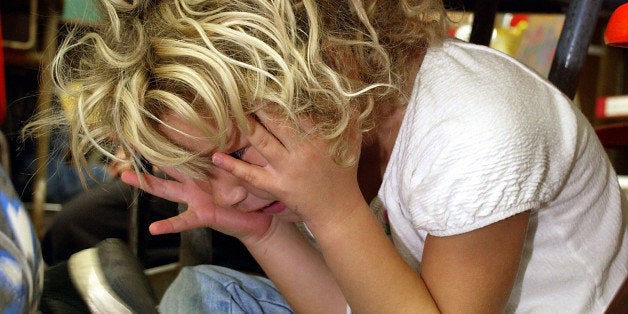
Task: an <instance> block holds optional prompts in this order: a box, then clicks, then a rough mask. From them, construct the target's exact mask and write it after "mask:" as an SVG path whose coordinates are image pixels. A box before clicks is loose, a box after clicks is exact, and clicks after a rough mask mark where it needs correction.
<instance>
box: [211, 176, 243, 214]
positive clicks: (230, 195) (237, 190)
mask: <svg viewBox="0 0 628 314" xmlns="http://www.w3.org/2000/svg"><path fill="white" fill-rule="evenodd" d="M211 189H212V194H213V196H214V202H215V203H216V205H217V206H220V207H223V208H227V207H232V206H235V205H236V204H238V203H240V202H242V201H243V200H244V199H245V198H246V196H247V191H246V189H245V188H244V187H243V186H242V185H240V183H239V180H237V179H236V178H235V177H233V176H232V175H230V174H229V175H221V176H219V177H217V178H216V179H215V180H212V182H211Z"/></svg>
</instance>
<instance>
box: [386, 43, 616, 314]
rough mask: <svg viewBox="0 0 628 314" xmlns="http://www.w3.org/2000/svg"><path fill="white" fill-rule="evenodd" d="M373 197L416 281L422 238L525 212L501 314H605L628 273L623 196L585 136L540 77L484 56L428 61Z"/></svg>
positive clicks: (565, 103) (461, 52) (457, 48)
mask: <svg viewBox="0 0 628 314" xmlns="http://www.w3.org/2000/svg"><path fill="white" fill-rule="evenodd" d="M379 198H380V199H381V202H382V203H383V207H384V208H385V210H386V211H387V215H388V219H389V221H390V227H391V229H392V235H393V240H394V241H395V245H396V246H397V248H398V250H399V251H400V253H401V254H402V255H403V256H404V258H405V259H406V261H407V262H408V263H409V264H410V265H411V266H413V267H414V268H415V269H416V270H417V271H418V270H419V268H420V261H421V256H422V253H423V244H424V240H425V237H426V235H427V234H430V235H433V236H449V235H455V234H460V233H464V232H468V231H471V230H474V229H478V228H481V227H484V226H486V225H488V224H491V223H494V222H497V221H499V220H502V219H504V218H507V217H509V216H512V215H515V214H517V213H520V212H523V211H527V210H531V216H530V225H529V228H528V234H527V239H526V242H525V247H524V252H523V256H522V261H521V266H520V269H519V274H518V278H517V282H516V283H515V286H514V290H513V292H512V294H511V297H510V300H509V303H508V309H507V310H508V312H534V313H539V312H547V313H559V312H560V313H574V312H586V313H599V312H603V311H604V309H605V308H606V307H607V306H608V303H609V302H610V301H611V300H612V298H613V296H614V293H615V292H616V291H617V289H618V288H619V286H620V285H621V283H622V282H623V280H624V278H626V274H627V273H628V271H627V267H628V234H627V232H626V223H625V222H624V220H623V219H622V209H621V203H622V199H623V196H622V194H621V190H620V188H619V185H618V182H617V178H616V174H615V172H614V170H613V169H612V166H611V165H610V162H609V160H608V158H607V156H606V154H605V153H604V150H603V148H602V146H601V144H600V143H599V141H598V140H597V137H596V136H595V133H594V131H593V129H592V127H591V126H590V124H589V123H588V122H587V120H586V118H585V117H584V116H583V115H582V114H581V113H580V111H579V110H578V109H577V108H575V107H574V105H573V104H572V103H571V101H570V100H569V99H567V98H566V97H565V96H564V95H563V94H561V93H560V92H559V91H558V90H557V89H555V88H554V87H553V86H552V85H551V84H550V83H548V82H547V81H546V80H545V79H543V78H541V77H540V76H538V75H537V74H535V73H534V72H532V71H531V70H529V69H527V68H526V67H524V66H522V65H520V64H519V63H517V62H516V61H514V60H513V59H511V58H510V57H507V56H505V55H503V54H501V53H499V52H496V51H494V50H491V49H489V48H486V47H483V46H476V45H472V44H468V43H464V42H459V41H453V40H452V41H447V42H445V44H444V45H443V46H442V47H438V48H431V49H430V50H429V51H428V53H427V55H426V56H425V59H424V61H423V64H422V66H421V69H420V71H419V73H418V75H417V78H416V81H415V84H414V90H413V94H412V96H411V99H410V103H409V105H408V108H407V110H406V113H405V116H404V120H403V123H402V125H401V128H400V130H399V135H398V137H397V140H396V142H395V147H394V149H393V151H392V155H391V157H390V161H389V164H388V167H387V168H386V173H385V175H384V179H383V183H382V186H381V188H380V191H379Z"/></svg>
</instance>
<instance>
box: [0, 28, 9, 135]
mask: <svg viewBox="0 0 628 314" xmlns="http://www.w3.org/2000/svg"><path fill="white" fill-rule="evenodd" d="M5 82H6V81H5V80H4V49H3V48H2V23H0V124H2V122H4V117H5V116H6V113H7V94H6V89H5V87H6V84H5Z"/></svg>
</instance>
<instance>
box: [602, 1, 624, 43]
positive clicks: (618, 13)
mask: <svg viewBox="0 0 628 314" xmlns="http://www.w3.org/2000/svg"><path fill="white" fill-rule="evenodd" d="M604 42H606V44H607V45H611V46H618V47H624V48H628V3H624V4H622V5H620V6H619V7H618V8H617V9H615V11H613V14H612V15H611V17H610V19H609V20H608V25H607V26H606V31H605V32H604Z"/></svg>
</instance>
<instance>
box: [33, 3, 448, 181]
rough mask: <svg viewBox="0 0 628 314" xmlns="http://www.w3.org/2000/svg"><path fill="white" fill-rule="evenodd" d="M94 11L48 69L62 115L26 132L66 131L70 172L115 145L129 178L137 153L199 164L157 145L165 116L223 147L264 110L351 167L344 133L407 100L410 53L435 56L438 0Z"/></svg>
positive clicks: (167, 144) (202, 162)
mask: <svg viewBox="0 0 628 314" xmlns="http://www.w3.org/2000/svg"><path fill="white" fill-rule="evenodd" d="M101 2H102V3H101V8H102V16H103V20H102V23H101V24H99V25H96V26H95V27H91V28H80V27H77V28H76V29H74V30H72V31H71V32H70V33H69V35H68V36H67V37H66V38H65V40H64V41H63V43H62V44H61V46H60V48H59V51H58V53H57V55H56V58H55V59H54V62H53V63H52V65H51V66H52V72H53V80H54V82H55V84H56V86H57V87H58V88H59V89H60V90H61V91H62V92H63V93H65V94H69V95H71V96H72V97H74V99H75V101H76V105H75V108H74V110H73V111H72V112H71V114H70V118H67V119H65V118H63V117H62V116H61V115H57V116H55V115H51V114H50V113H46V114H45V116H44V117H43V118H42V117H40V118H39V120H37V121H36V122H33V123H32V124H31V125H30V126H29V128H31V130H34V129H37V125H39V126H42V125H46V124H50V123H55V124H59V123H63V124H66V125H67V126H68V127H69V129H70V134H71V148H72V153H73V155H74V160H75V161H76V162H77V165H79V166H83V165H85V159H84V157H83V156H84V155H85V153H86V152H87V151H89V150H90V149H92V148H96V149H98V150H100V151H102V152H103V153H105V154H106V155H108V156H109V157H111V158H115V156H113V155H112V154H110V153H109V152H110V147H111V143H112V142H114V143H115V144H116V145H119V146H121V147H122V148H123V149H124V150H125V152H126V155H127V156H129V157H130V158H131V161H132V162H134V164H135V166H136V169H139V168H140V156H141V157H144V158H146V159H147V160H148V161H150V162H151V163H153V164H155V165H157V166H161V165H171V166H172V165H174V166H176V167H178V168H179V169H180V170H182V171H183V172H184V173H187V174H188V175H195V173H198V172H199V171H202V170H203V169H206V168H207V166H208V165H207V163H208V161H207V160H206V159H203V158H201V157H199V156H197V155H196V154H194V153H193V152H189V151H186V150H185V149H184V148H182V147H180V146H178V145H177V144H176V143H172V142H171V141H170V140H169V139H168V138H166V137H165V136H164V134H163V133H162V132H161V131H160V128H163V127H166V128H168V127H170V126H168V125H166V124H165V122H164V121H163V120H162V117H163V115H164V114H165V113H170V114H172V113H173V114H176V115H178V116H179V117H181V118H182V119H185V120H186V121H189V123H190V124H192V125H193V126H195V127H197V128H198V129H199V130H201V131H202V132H203V134H205V135H206V136H207V137H208V138H209V139H211V140H212V141H213V142H214V143H216V145H217V146H218V147H220V148H224V147H225V144H226V142H227V140H228V139H227V138H226V136H227V135H226V134H228V127H229V125H230V124H231V123H233V124H234V125H235V126H236V127H237V128H239V129H240V130H242V131H244V132H245V131H246V130H247V119H246V117H247V116H249V115H251V114H252V113H254V112H256V111H257V110H260V109H262V108H264V109H265V110H272V111H273V112H274V113H275V114H278V115H279V116H280V117H282V118H283V119H285V120H286V121H291V122H292V123H293V124H294V125H295V128H297V129H298V125H299V123H298V121H299V119H301V118H303V117H307V118H308V119H310V120H311V121H312V122H313V124H314V129H313V130H310V132H312V133H313V134H315V135H316V136H319V137H320V138H322V139H326V140H329V142H330V147H331V153H332V154H333V155H334V158H336V160H337V161H338V163H339V164H351V163H353V162H355V159H356V158H355V157H356V156H351V155H350V154H349V153H348V147H347V146H348V139H347V137H348V136H347V133H348V132H347V130H349V129H351V128H358V129H359V130H362V131H364V130H367V129H369V128H372V127H373V115H374V113H375V112H377V105H376V104H377V103H380V102H381V101H383V100H392V99H398V98H399V97H403V96H404V95H402V93H401V91H400V90H401V89H400V88H399V87H400V86H401V85H402V84H403V83H404V82H403V80H404V77H405V75H404V74H405V73H404V71H405V69H406V68H407V66H406V64H407V63H408V62H409V60H408V58H410V57H409V56H410V55H412V53H410V52H412V51H417V49H425V48H427V47H428V46H429V45H438V44H439V43H440V41H441V38H442V36H443V34H444V28H445V21H446V15H445V14H446V13H445V10H444V8H443V4H442V2H441V1H440V0H344V1H342V0H101ZM347 58H349V59H347ZM346 60H349V61H351V62H352V63H351V64H355V65H356V66H354V67H347V66H346V64H345V62H344V61H346ZM356 67H357V68H356ZM207 121H211V123H212V124H213V125H212V128H211V129H209V128H207ZM160 126H161V127H160Z"/></svg>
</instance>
